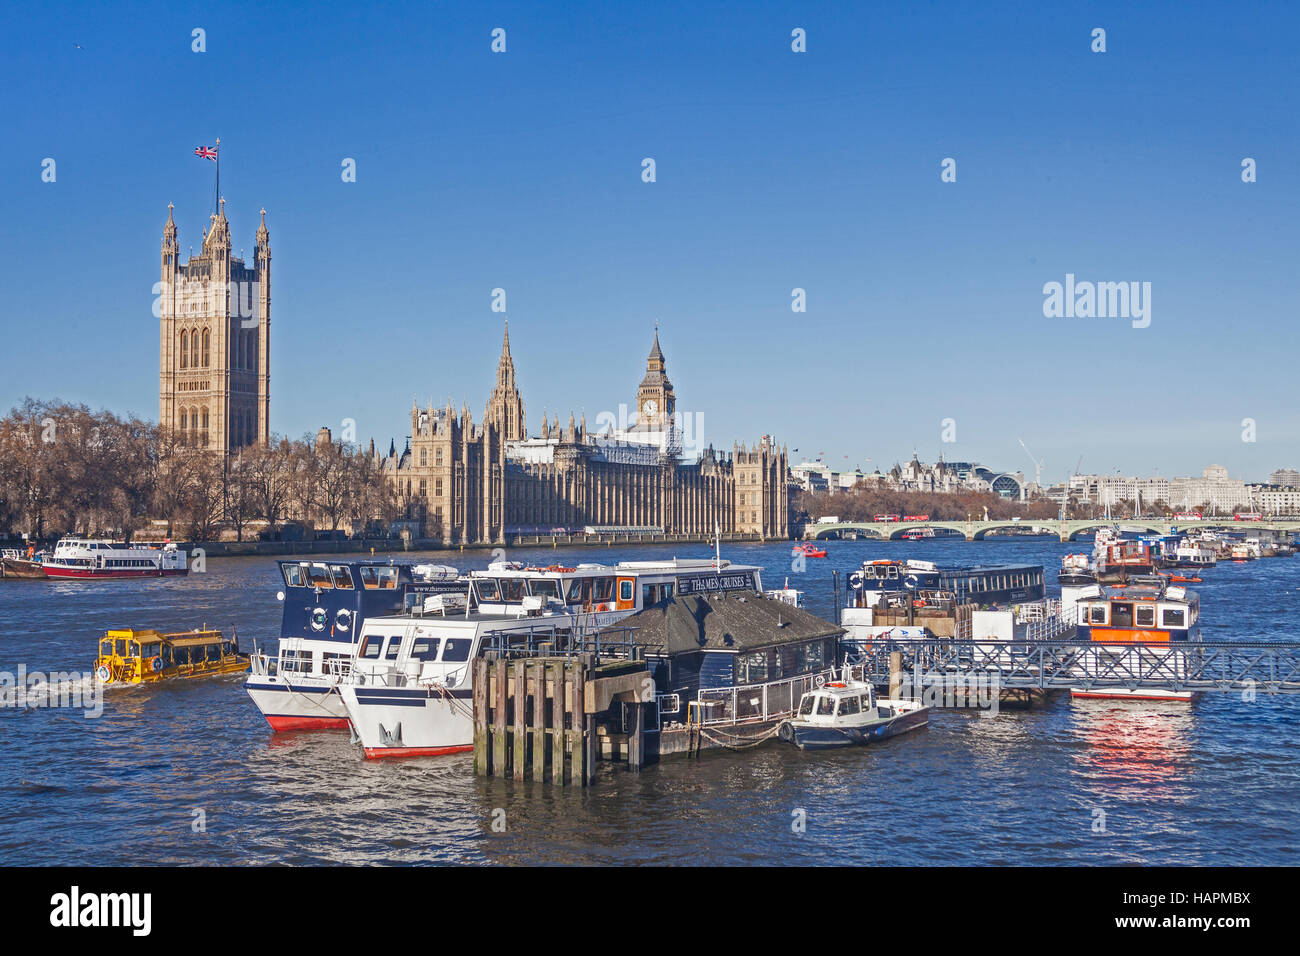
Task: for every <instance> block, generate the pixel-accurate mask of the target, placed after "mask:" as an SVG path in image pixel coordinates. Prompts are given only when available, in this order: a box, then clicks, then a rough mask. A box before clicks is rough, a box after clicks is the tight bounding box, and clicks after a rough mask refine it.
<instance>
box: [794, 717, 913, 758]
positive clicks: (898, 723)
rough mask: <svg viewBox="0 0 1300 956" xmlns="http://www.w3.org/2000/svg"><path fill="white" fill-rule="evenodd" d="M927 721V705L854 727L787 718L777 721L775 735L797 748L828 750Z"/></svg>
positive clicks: (880, 737) (893, 734)
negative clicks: (809, 722)
mask: <svg viewBox="0 0 1300 956" xmlns="http://www.w3.org/2000/svg"><path fill="white" fill-rule="evenodd" d="M929 722H930V708H929V707H920V708H918V709H916V710H913V711H910V712H908V713H906V714H900V715H899V716H897V717H891V718H890V719H888V720H879V721H874V722H872V723H869V724H862V725H861V726H858V727H833V726H827V725H825V724H803V723H799V722H798V721H793V720H787V721H786V722H785V723H784V724H782V725H781V729H780V732H779V735H780V737H781V739H782V740H785V741H788V742H790V743H792V744H794V745H795V746H796V747H798V748H799V749H800V750H828V749H830V748H832V747H855V746H858V747H860V746H864V745H866V744H870V743H875V742H877V741H880V740H887V739H888V738H890V737H897V736H898V735H899V734H904V733H907V732H908V731H909V730H918V729H920V728H921V727H924V726H926V724H928V723H929Z"/></svg>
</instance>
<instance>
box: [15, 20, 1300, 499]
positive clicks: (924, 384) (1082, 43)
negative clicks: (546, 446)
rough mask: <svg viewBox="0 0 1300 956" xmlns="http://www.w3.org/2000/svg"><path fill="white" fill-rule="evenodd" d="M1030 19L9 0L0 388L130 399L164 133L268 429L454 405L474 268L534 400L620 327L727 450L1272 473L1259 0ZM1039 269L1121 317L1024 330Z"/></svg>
mask: <svg viewBox="0 0 1300 956" xmlns="http://www.w3.org/2000/svg"><path fill="white" fill-rule="evenodd" d="M1056 7H1057V5H1051V4H1035V3H1029V4H1023V5H1013V4H959V3H944V4H920V3H916V4H912V3H897V4H893V3H890V4H885V3H872V4H856V5H855V4H776V3H761V2H759V3H754V2H749V3H714V4H703V5H701V4H694V3H680V4H677V3H648V4H638V5H624V4H602V3H566V4H563V5H559V4H553V5H546V4H538V3H518V4H511V3H486V4H470V3H439V4H411V5H369V4H354V3H320V4H312V5H302V6H297V7H292V6H289V5H286V4H251V3H250V4H221V5H208V4H184V3H180V4H178V3H171V4H162V3H136V4H126V5H112V6H100V5H98V4H67V5H64V6H62V7H60V8H59V9H58V10H49V9H39V8H37V7H36V6H35V5H30V6H28V7H27V9H26V10H23V9H17V8H10V9H11V10H12V11H13V12H12V13H11V14H10V16H9V17H8V22H7V24H6V29H5V30H4V31H3V34H0V52H2V53H3V61H2V62H0V79H2V80H3V88H4V90H5V110H4V121H3V123H2V124H0V142H3V149H0V212H2V213H3V221H4V227H3V229H2V230H0V281H2V282H3V288H4V290H5V299H6V308H5V309H4V312H3V322H4V348H3V350H0V406H3V407H6V408H7V407H8V406H10V405H12V404H14V403H16V402H18V401H20V400H21V399H22V398H23V396H25V395H35V396H43V397H54V396H58V397H61V398H64V399H67V400H73V401H80V402H86V403H88V404H90V405H92V406H96V407H99V406H103V407H108V408H111V409H113V410H115V411H119V412H126V411H130V412H135V413H137V414H141V415H145V416H148V417H151V418H152V417H155V416H156V415H157V377H156V376H157V346H158V332H157V320H156V319H154V318H153V316H152V314H151V311H150V309H151V304H152V294H151V290H152V284H153V283H154V281H156V279H157V276H158V247H159V243H160V240H161V232H162V226H163V223H164V221H165V220H166V215H167V203H168V202H174V203H175V204H176V220H177V223H178V225H179V227H180V242H181V248H182V252H183V253H185V252H187V251H188V248H189V247H190V246H191V245H193V246H195V247H197V246H198V245H199V244H200V241H201V232H202V228H203V226H204V225H205V223H206V220H207V216H208V214H209V213H210V211H211V202H212V189H213V183H212V166H211V164H210V163H207V162H205V161H203V160H200V159H198V158H196V157H195V156H194V155H193V150H194V148H195V147H196V146H199V145H211V144H212V142H213V141H214V140H215V139H216V138H217V137H220V138H221V141H222V164H221V167H222V169H221V172H222V177H221V186H222V193H223V195H224V196H225V197H226V200H227V213H228V216H229V218H230V220H231V228H232V236H233V240H234V246H235V248H236V254H238V250H239V249H240V248H243V249H245V250H246V251H250V252H251V249H252V246H253V233H254V231H255V229H256V226H257V211H258V209H259V208H260V207H262V206H265V207H266V208H267V210H268V214H267V223H268V226H269V228H270V230H271V243H272V248H273V253H274V263H273V281H272V298H273V305H272V351H271V356H272V405H271V408H272V411H271V418H272V427H273V429H275V430H276V431H278V432H284V433H288V434H291V435H298V434H302V433H304V432H307V431H314V430H315V429H316V428H317V427H319V426H320V425H330V426H331V427H333V428H335V429H336V430H337V429H338V428H339V427H340V424H339V423H340V422H341V421H342V420H343V419H345V418H352V419H355V420H356V422H357V430H358V433H359V435H360V436H361V438H362V439H363V440H364V439H366V438H368V437H370V436H372V435H373V436H374V437H375V438H376V441H377V442H378V443H380V444H382V445H384V446H385V447H386V446H387V443H388V440H389V438H390V437H395V438H396V439H397V443H398V445H399V447H400V446H401V444H402V442H403V439H404V436H405V434H406V432H407V431H408V430H409V424H408V423H409V418H408V414H409V409H410V405H411V400H412V398H413V397H418V398H419V399H420V401H421V403H424V402H427V401H428V400H429V399H430V398H433V400H434V401H435V402H436V403H439V404H441V403H443V402H445V401H446V399H447V398H449V397H450V398H451V399H452V400H453V401H454V402H455V404H456V406H457V407H459V406H460V403H461V401H462V400H468V401H469V403H470V406H471V408H472V409H473V412H474V415H475V418H476V419H477V418H479V417H480V416H481V415H482V411H483V406H484V403H485V401H486V399H487V396H488V392H489V391H490V389H491V386H492V382H493V375H494V371H495V366H496V361H497V355H498V352H499V349H500V340H501V320H502V316H501V314H499V313H495V312H493V311H491V308H490V306H491V290H492V289H493V288H497V287H501V288H504V289H505V290H506V294H507V305H508V312H507V314H508V315H509V319H510V328H511V343H512V346H513V351H514V356H515V362H516V366H517V369H518V373H519V381H520V386H521V389H522V391H523V394H524V399H525V401H526V403H527V409H528V414H529V424H530V428H531V429H533V430H536V429H537V428H539V426H540V420H541V414H542V411H543V409H546V410H549V411H550V412H551V413H552V414H556V413H558V414H559V415H560V417H561V419H562V420H567V418H568V413H569V411H570V409H572V410H573V411H574V412H576V413H581V412H582V411H584V410H585V411H586V414H587V417H588V420H589V421H594V419H595V416H596V415H597V414H598V413H599V412H601V411H603V410H611V411H612V410H616V409H617V406H618V404H619V403H620V402H627V403H631V402H632V401H633V399H634V397H635V389H636V385H637V383H638V382H639V381H640V377H641V374H642V372H643V369H644V361H645V356H646V352H647V351H648V349H649V346H650V340H651V337H652V335H653V328H654V323H655V322H656V321H658V322H660V324H661V340H662V343H663V348H664V351H665V354H666V356H667V361H668V373H669V376H670V377H671V379H672V381H673V383H674V385H675V387H676V391H677V396H678V403H679V408H680V409H681V410H683V411H687V412H690V413H697V412H698V413H702V414H703V416H704V423H705V438H706V440H711V441H712V442H714V443H715V444H717V445H719V446H722V447H726V448H730V447H731V444H732V442H733V441H736V440H743V441H753V440H754V439H756V438H757V437H758V436H759V435H761V434H765V433H769V434H773V435H775V436H776V437H777V438H778V439H779V440H782V441H785V442H787V443H788V444H789V445H790V447H791V448H798V449H799V453H798V454H797V455H793V456H792V457H794V458H795V459H796V460H797V459H799V458H803V457H805V456H809V457H815V456H816V455H817V454H818V453H824V455H825V459H826V460H827V461H828V462H829V463H831V464H832V465H837V466H843V465H850V464H856V465H861V466H865V467H867V468H874V467H877V466H880V467H882V468H885V467H888V466H889V465H890V464H892V463H893V462H894V461H895V460H897V459H906V458H907V457H909V456H910V454H911V452H912V450H913V448H916V449H917V450H918V451H919V452H920V454H921V457H922V458H924V459H928V460H932V459H933V458H935V457H936V456H937V455H938V454H939V453H940V452H943V453H944V454H945V456H946V457H947V458H949V459H958V460H977V461H981V462H984V463H985V464H987V465H989V466H991V467H997V468H1005V469H1015V468H1024V469H1026V470H1029V471H1030V473H1032V468H1031V466H1030V462H1029V460H1028V458H1027V457H1026V456H1025V454H1024V452H1023V451H1022V450H1021V448H1020V446H1019V444H1018V443H1017V438H1020V439H1023V440H1024V442H1025V443H1026V444H1027V445H1028V446H1029V448H1030V449H1031V450H1033V452H1034V453H1035V454H1036V455H1038V456H1039V457H1041V458H1042V459H1044V461H1045V469H1044V478H1045V479H1049V480H1061V479H1063V478H1064V477H1065V476H1066V475H1068V474H1069V473H1071V472H1072V471H1073V470H1074V468H1075V465H1076V462H1077V461H1078V459H1079V458H1080V456H1082V470H1083V471H1085V472H1090V471H1113V470H1115V469H1116V468H1118V469H1119V470H1121V471H1122V472H1124V473H1143V474H1145V473H1151V472H1153V471H1156V470H1158V472H1159V473H1160V474H1162V475H1167V476H1173V475H1178V474H1193V473H1199V470H1200V469H1201V468H1202V467H1203V466H1204V465H1206V464H1208V463H1210V462H1218V463H1221V464H1224V465H1226V466H1228V468H1229V469H1230V470H1231V471H1232V473H1233V474H1234V475H1236V476H1239V477H1245V478H1247V479H1251V480H1262V479H1263V478H1265V477H1266V476H1267V474H1268V472H1269V471H1271V470H1272V469H1274V468H1278V467H1283V466H1286V467H1297V466H1300V413H1298V412H1297V410H1296V403H1295V402H1294V401H1293V400H1292V396H1293V394H1294V387H1295V386H1294V375H1293V368H1294V364H1293V361H1292V356H1293V353H1294V351H1295V348H1296V346H1297V338H1298V336H1297V333H1296V331H1295V329H1296V323H1295V308H1296V306H1295V303H1296V295H1295V289H1294V286H1295V277H1296V275H1297V269H1296V263H1297V256H1298V254H1300V235H1297V228H1298V226H1297V218H1296V210H1297V202H1296V200H1297V198H1298V197H1297V192H1298V190H1300V186H1298V185H1297V184H1298V183H1300V150H1297V132H1296V129H1297V127H1296V123H1295V117H1296V115H1297V106H1298V105H1300V104H1297V95H1296V93H1297V83H1296V78H1295V67H1294V50H1295V48H1296V46H1297V44H1298V43H1300V11H1298V10H1297V9H1296V8H1294V7H1293V6H1289V5H1286V4H1252V5H1249V6H1248V7H1243V6H1239V5H1230V4H1217V5H1203V4H1195V3H1176V4H1174V3H1171V4H1142V5H1138V6H1136V7H1135V6H1134V5H1128V4H1114V5H1100V4H1099V5H1087V4H1085V5H1078V6H1073V7H1072V9H1069V10H1065V9H1057V8H1056ZM195 27H201V28H203V29H204V30H206V42H207V52H205V53H194V52H191V49H190V47H191V30H192V29H194V28H195ZM496 27H502V28H504V29H505V30H506V41H507V50H506V52H505V53H504V54H494V53H492V52H491V50H490V42H491V36H490V34H491V31H492V30H493V28H496ZM796 27H802V28H803V29H805V30H806V31H807V48H808V49H807V52H806V53H802V54H796V53H794V52H792V51H791V48H790V43H791V38H790V33H791V30H792V29H794V28H796ZM1095 27H1102V28H1104V29H1105V30H1106V45H1107V51H1106V52H1105V53H1104V54H1098V53H1093V52H1091V49H1090V46H1091V42H1092V40H1091V32H1092V30H1093V28H1095ZM76 44H81V46H82V48H81V49H78V48H77V46H76ZM45 157H52V158H54V159H55V160H56V163H57V181H56V182H54V183H43V182H42V181H41V161H42V159H43V158H45ZM344 157H351V158H354V159H355V160H356V164H357V181H356V182H355V183H344V182H342V181H341V177H340V163H341V161H342V159H343V158H344ZM645 157H653V158H654V159H655V162H656V167H657V170H656V171H657V181H656V182H654V183H644V182H642V180H641V162H642V159H643V158H645ZM946 157H952V158H954V159H955V160H956V161H957V181H956V182H955V183H942V182H941V181H940V163H941V161H942V160H943V159H944V158H946ZM1245 157H1251V158H1253V159H1255V160H1256V162H1257V164H1258V181H1257V182H1254V183H1250V184H1247V183H1243V182H1242V181H1241V162H1242V159H1243V158H1245ZM1067 273H1073V274H1074V275H1076V276H1077V277H1078V279H1079V280H1092V281H1140V282H1150V283H1151V286H1152V303H1151V324H1150V327H1148V328H1145V329H1134V328H1132V327H1131V323H1130V322H1129V321H1128V320H1126V319H1122V318H1108V319H1099V318H1091V319H1066V318H1045V317H1044V315H1043V300H1044V295H1043V291H1042V289H1043V285H1044V283H1046V282H1051V281H1058V282H1059V281H1064V277H1065V275H1066V274H1067ZM796 287H798V288H803V289H805V290H806V294H807V312H805V313H802V314H795V313H793V312H792V311H791V307H790V303H791V290H792V289H794V288H796ZM945 418H952V419H954V420H955V422H956V437H957V441H956V442H955V443H950V444H943V443H941V441H940V435H941V422H942V420H943V419H945ZM1245 418H1251V419H1253V420H1254V421H1255V434H1256V441H1255V442H1243V441H1242V431H1243V429H1242V424H1241V423H1242V420H1243V419H1245ZM868 459H869V460H868Z"/></svg>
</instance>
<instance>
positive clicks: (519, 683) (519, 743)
mask: <svg viewBox="0 0 1300 956" xmlns="http://www.w3.org/2000/svg"><path fill="white" fill-rule="evenodd" d="M526 666H527V665H526V664H525V663H524V661H522V660H518V661H515V687H514V691H515V694H514V697H515V768H514V770H515V772H514V778H515V779H516V780H523V779H524V771H525V769H526V767H527V765H528V732H527V725H526V724H525V723H524V719H525V717H527V715H528V672H527V671H526V670H525V667H526Z"/></svg>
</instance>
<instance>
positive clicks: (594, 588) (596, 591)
mask: <svg viewBox="0 0 1300 956" xmlns="http://www.w3.org/2000/svg"><path fill="white" fill-rule="evenodd" d="M613 595H614V579H613V578H592V581H591V599H592V600H593V601H597V602H602V601H608V600H609V599H610V598H611V597H613Z"/></svg>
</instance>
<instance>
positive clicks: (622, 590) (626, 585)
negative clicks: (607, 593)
mask: <svg viewBox="0 0 1300 956" xmlns="http://www.w3.org/2000/svg"><path fill="white" fill-rule="evenodd" d="M633 587H634V586H633V583H632V581H630V580H625V581H619V582H618V599H619V600H620V601H630V600H632V595H633V594H634V593H635V591H634V590H633Z"/></svg>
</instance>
